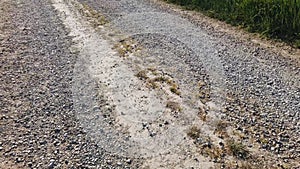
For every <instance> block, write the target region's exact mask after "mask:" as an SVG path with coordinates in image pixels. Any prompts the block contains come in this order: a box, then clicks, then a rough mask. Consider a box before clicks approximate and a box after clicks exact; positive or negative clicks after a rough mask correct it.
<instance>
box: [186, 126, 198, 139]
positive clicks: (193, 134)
mask: <svg viewBox="0 0 300 169" xmlns="http://www.w3.org/2000/svg"><path fill="white" fill-rule="evenodd" d="M200 134H201V131H200V129H199V128H198V127H196V126H193V127H191V128H190V129H189V130H188V132H187V135H188V136H189V137H191V138H192V139H195V140H196V139H197V138H199V137H200Z"/></svg>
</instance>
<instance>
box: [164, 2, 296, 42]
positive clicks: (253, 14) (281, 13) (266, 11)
mask: <svg viewBox="0 0 300 169" xmlns="http://www.w3.org/2000/svg"><path fill="white" fill-rule="evenodd" d="M166 1H167V2H171V3H175V4H178V5H182V6H184V7H186V8H188V9H192V10H199V11H203V12H204V13H205V14H207V15H209V16H211V17H215V18H218V19H220V20H223V21H226V22H227V23H230V24H232V25H240V26H242V27H244V28H246V29H247V30H248V31H250V32H257V33H261V34H263V35H265V36H267V37H270V38H275V39H281V40H283V41H285V42H288V43H290V44H293V45H294V46H295V47H298V48H300V0H166Z"/></svg>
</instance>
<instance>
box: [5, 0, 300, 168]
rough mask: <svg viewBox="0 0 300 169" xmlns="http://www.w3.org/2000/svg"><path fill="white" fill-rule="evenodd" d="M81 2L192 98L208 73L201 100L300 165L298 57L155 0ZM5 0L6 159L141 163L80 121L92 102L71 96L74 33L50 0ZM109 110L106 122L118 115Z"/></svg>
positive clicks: (50, 164) (28, 163)
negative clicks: (97, 137) (110, 149)
mask: <svg viewBox="0 0 300 169" xmlns="http://www.w3.org/2000/svg"><path fill="white" fill-rule="evenodd" d="M79 2H83V3H86V4H88V5H89V6H91V7H93V8H94V9H96V10H98V11H100V12H101V13H103V14H104V15H105V16H106V17H107V19H108V20H109V22H110V25H111V27H112V28H113V29H115V30H119V32H121V34H123V35H126V37H129V38H132V39H134V40H135V41H137V42H138V43H139V45H141V46H143V48H144V51H145V56H144V60H143V61H142V62H143V63H142V64H144V66H145V65H147V66H149V65H151V64H153V65H155V66H157V68H158V69H159V70H160V71H162V70H163V71H165V72H164V73H166V74H168V75H169V74H170V76H172V77H174V78H175V79H179V80H178V83H179V86H180V87H181V89H182V90H183V91H189V92H186V93H183V94H182V98H183V99H185V100H188V103H187V104H190V105H193V104H192V102H194V101H195V100H194V99H195V98H196V96H192V95H191V93H193V92H194V91H197V90H199V89H197V87H196V86H197V83H198V82H199V81H203V82H204V84H205V85H204V86H205V88H204V89H201V90H205V91H206V92H209V93H208V94H207V96H205V97H204V98H202V99H200V100H201V101H202V102H203V103H208V104H209V103H210V104H211V102H210V101H213V102H214V105H215V107H216V109H215V110H214V112H215V113H216V114H215V115H217V116H218V117H221V118H223V119H224V120H226V121H228V122H230V125H231V126H232V127H233V128H234V129H236V130H239V131H241V132H242V133H243V134H244V135H245V137H243V139H244V140H243V142H246V143H248V145H249V146H250V145H252V144H256V143H258V144H259V146H260V149H262V150H267V151H268V152H270V153H273V157H274V158H275V160H280V161H282V160H283V161H284V162H285V163H287V164H291V165H293V166H297V165H298V166H299V161H300V140H299V135H300V123H299V121H300V115H299V112H300V98H299V96H300V88H299V86H300V68H299V64H298V62H297V61H295V60H293V59H290V58H288V57H283V56H281V54H279V53H275V52H272V51H270V50H268V49H266V48H263V47H261V46H259V45H256V44H253V43H251V42H249V41H245V40H240V39H237V38H236V37H234V36H232V35H230V34H226V33H222V32H221V31H220V32H218V31H216V30H214V29H210V26H209V25H207V24H205V23H197V21H192V22H191V19H190V18H189V19H187V18H185V16H183V15H181V14H180V12H176V11H172V10H170V8H166V7H165V6H159V5H157V4H156V3H153V2H152V1H148V0H139V1H135V0H111V1H106V0H97V1H94V0H79ZM0 6H1V8H0V9H1V10H0V12H1V16H3V17H1V18H0V21H1V22H0V23H1V25H0V30H1V33H0V42H1V43H0V61H1V62H0V64H1V65H0V81H1V83H0V107H1V109H0V110H1V114H0V168H9V167H21V168H26V167H27V168H140V166H141V162H142V159H139V158H136V157H130V156H120V155H118V154H114V153H111V152H107V149H105V148H104V149H103V148H102V147H101V145H99V144H97V143H98V141H99V140H95V138H93V137H91V135H90V134H88V132H89V131H86V130H85V129H86V126H89V125H91V124H89V123H88V122H89V121H88V119H87V120H86V121H85V123H86V124H84V125H86V126H85V127H82V126H81V125H82V122H81V121H79V120H78V115H80V113H85V112H80V111H83V110H85V108H84V106H86V105H84V103H74V100H73V98H74V97H76V96H74V93H72V92H74V91H73V90H74V88H72V87H74V86H73V85H74V83H73V82H74V72H73V71H74V67H75V66H76V65H75V64H76V61H77V59H78V56H77V54H76V52H75V53H74V52H71V51H70V47H71V46H72V44H73V42H72V39H73V37H70V36H69V35H68V33H69V32H68V30H67V29H66V28H65V27H64V25H63V23H62V21H61V20H60V19H59V17H58V15H59V14H58V13H57V12H56V11H55V10H54V8H53V7H52V5H51V3H50V2H49V1H39V0H29V1H27V0H17V1H13V2H9V1H5V0H0ZM2 14H3V15H2ZM145 67H146V66H145ZM75 70H76V69H75ZM78 71H80V69H78ZM77 73H78V72H77ZM82 73H84V72H82ZM75 78H76V77H75ZM85 79H86V81H87V82H86V83H88V85H87V86H86V87H90V88H87V89H82V90H83V91H86V92H85V93H84V94H86V95H87V97H91V98H93V97H95V98H97V97H98V96H97V93H96V91H94V89H97V84H95V82H94V81H92V80H91V78H90V77H88V76H86V77H84V79H81V80H83V81H85ZM89 89H92V90H89ZM78 90H81V89H78ZM75 94H76V93H75ZM79 94H80V92H79ZM194 94H195V95H196V93H194ZM87 99H88V98H87ZM97 99H98V98H97ZM97 99H93V100H92V101H95V100H96V101H99V102H100V103H101V104H100V106H96V107H95V106H94V107H89V109H92V110H93V111H98V110H103V109H104V107H105V106H106V103H105V100H101V98H100V100H97ZM79 101H80V100H79ZM74 104H76V105H77V106H79V107H77V108H74ZM81 104H82V105H81ZM81 107H82V109H81ZM110 118H111V117H109V118H108V119H107V120H108V121H109V122H108V124H109V125H111V123H114V121H113V120H114V119H110ZM172 123H173V122H172ZM98 127H99V126H98ZM141 127H142V125H141ZM98 134H99V133H98ZM104 137H106V136H104ZM109 139H110V138H107V140H109ZM173 139H174V140H176V138H173ZM251 140H252V141H253V142H251ZM110 144H114V143H113V142H111V143H109V144H108V145H110ZM114 146H116V147H118V145H114ZM154 160H155V159H154ZM266 160H269V159H266Z"/></svg>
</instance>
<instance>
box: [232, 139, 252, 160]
mask: <svg viewBox="0 0 300 169" xmlns="http://www.w3.org/2000/svg"><path fill="white" fill-rule="evenodd" d="M227 148H228V151H229V153H231V154H232V155H234V156H235V157H237V158H240V159H247V158H248V157H249V153H250V152H249V150H248V149H247V148H246V146H245V145H243V144H242V143H241V142H236V141H234V140H233V139H232V140H228V141H227Z"/></svg>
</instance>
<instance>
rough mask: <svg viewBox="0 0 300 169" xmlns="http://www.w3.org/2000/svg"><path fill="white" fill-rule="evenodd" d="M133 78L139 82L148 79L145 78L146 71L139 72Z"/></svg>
mask: <svg viewBox="0 0 300 169" xmlns="http://www.w3.org/2000/svg"><path fill="white" fill-rule="evenodd" d="M135 76H136V77H138V78H139V79H141V80H146V79H148V78H149V77H148V76H147V71H146V70H141V71H139V72H138V73H137V74H136V75H135Z"/></svg>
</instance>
